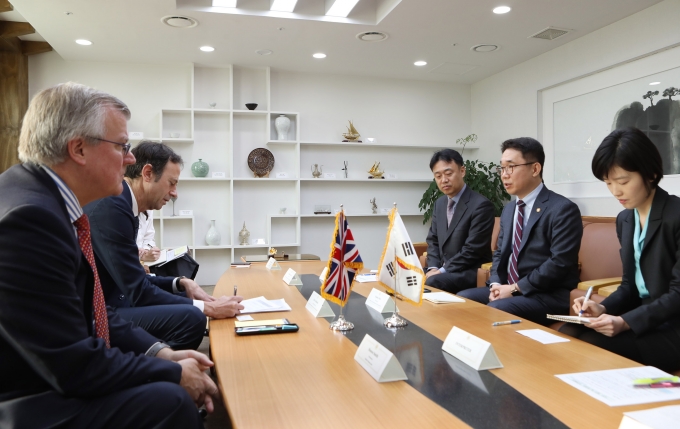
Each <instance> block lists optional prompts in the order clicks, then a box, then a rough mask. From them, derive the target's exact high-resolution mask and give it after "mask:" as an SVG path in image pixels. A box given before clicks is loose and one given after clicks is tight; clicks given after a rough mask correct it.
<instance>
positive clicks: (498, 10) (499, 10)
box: [493, 6, 512, 15]
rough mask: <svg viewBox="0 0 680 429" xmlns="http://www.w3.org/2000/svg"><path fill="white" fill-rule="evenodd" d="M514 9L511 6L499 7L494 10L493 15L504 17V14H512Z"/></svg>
mask: <svg viewBox="0 0 680 429" xmlns="http://www.w3.org/2000/svg"><path fill="white" fill-rule="evenodd" d="M511 10H512V9H511V8H510V7H509V6H498V7H495V8H494V9H493V13H495V14H498V15H502V14H504V13H508V12H510V11H511Z"/></svg>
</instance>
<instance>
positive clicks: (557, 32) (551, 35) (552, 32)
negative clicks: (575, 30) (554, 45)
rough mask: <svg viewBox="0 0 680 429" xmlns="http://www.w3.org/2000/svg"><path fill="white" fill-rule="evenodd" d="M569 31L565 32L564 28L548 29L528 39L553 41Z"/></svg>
mask: <svg viewBox="0 0 680 429" xmlns="http://www.w3.org/2000/svg"><path fill="white" fill-rule="evenodd" d="M570 31H571V30H567V29H566V28H556V27H548V28H544V29H543V30H541V31H539V32H538V33H536V34H533V35H531V36H529V39H543V40H555V39H557V38H558V37H562V36H564V35H565V34H567V33H568V32H570Z"/></svg>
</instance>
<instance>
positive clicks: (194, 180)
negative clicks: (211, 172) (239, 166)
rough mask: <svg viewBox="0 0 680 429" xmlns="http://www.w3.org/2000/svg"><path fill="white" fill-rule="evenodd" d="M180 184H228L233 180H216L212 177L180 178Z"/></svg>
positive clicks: (227, 178)
mask: <svg viewBox="0 0 680 429" xmlns="http://www.w3.org/2000/svg"><path fill="white" fill-rule="evenodd" d="M179 180H180V182H228V181H230V180H232V179H231V178H229V177H225V178H221V177H219V178H215V179H213V178H212V177H182V176H179Z"/></svg>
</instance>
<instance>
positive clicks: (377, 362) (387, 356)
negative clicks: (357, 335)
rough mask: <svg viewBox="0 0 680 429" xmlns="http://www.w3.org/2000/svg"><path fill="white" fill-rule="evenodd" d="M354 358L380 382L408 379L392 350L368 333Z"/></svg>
mask: <svg viewBox="0 0 680 429" xmlns="http://www.w3.org/2000/svg"><path fill="white" fill-rule="evenodd" d="M354 360H355V361H357V362H359V365H361V367H362V368H364V369H365V370H366V372H368V373H369V374H370V375H371V377H373V378H374V379H375V381H378V382H385V381H398V380H408V377H406V373H404V369H403V368H402V367H401V365H400V364H399V361H398V360H397V358H396V357H394V354H392V352H391V351H389V350H388V349H386V348H385V347H383V345H382V344H380V343H379V342H377V341H376V340H375V339H374V338H373V337H371V336H370V335H368V334H366V336H364V339H363V340H362V341H361V344H359V348H358V349H357V352H356V353H355V354H354Z"/></svg>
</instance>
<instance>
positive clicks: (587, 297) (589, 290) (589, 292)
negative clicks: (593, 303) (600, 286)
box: [578, 286, 593, 317]
mask: <svg viewBox="0 0 680 429" xmlns="http://www.w3.org/2000/svg"><path fill="white" fill-rule="evenodd" d="M592 293H593V287H592V286H591V287H589V288H588V292H586V297H585V299H584V300H583V304H581V311H579V312H578V317H581V316H583V307H584V306H585V305H586V302H587V301H588V300H589V299H590V295H591V294H592Z"/></svg>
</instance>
